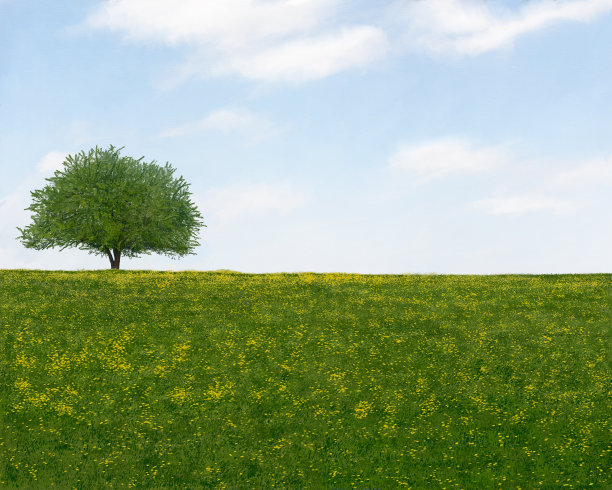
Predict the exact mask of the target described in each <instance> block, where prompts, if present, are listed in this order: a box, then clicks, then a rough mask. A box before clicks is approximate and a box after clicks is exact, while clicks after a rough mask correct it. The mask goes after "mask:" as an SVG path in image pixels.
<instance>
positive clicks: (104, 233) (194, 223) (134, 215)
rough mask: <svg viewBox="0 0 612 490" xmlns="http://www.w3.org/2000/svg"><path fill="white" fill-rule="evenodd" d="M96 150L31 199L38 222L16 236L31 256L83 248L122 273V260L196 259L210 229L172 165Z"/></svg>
mask: <svg viewBox="0 0 612 490" xmlns="http://www.w3.org/2000/svg"><path fill="white" fill-rule="evenodd" d="M121 150H123V148H116V147H114V146H112V145H111V146H110V147H109V148H108V149H101V148H98V147H97V146H96V147H95V148H92V149H91V150H89V151H88V152H87V153H85V152H84V151H82V152H80V153H78V154H75V155H69V156H68V157H67V158H66V160H65V161H64V163H63V169H61V170H57V171H56V172H55V173H54V176H53V177H50V178H48V179H46V180H47V181H48V182H49V184H48V185H46V186H45V187H44V188H43V189H39V190H35V191H33V192H31V195H32V201H33V202H32V204H31V205H30V206H29V207H28V208H27V209H28V210H30V211H32V213H33V214H32V222H31V224H29V225H28V226H27V227H25V228H23V229H22V228H18V229H19V231H20V232H21V236H20V237H18V239H19V240H20V241H21V242H22V243H23V245H24V246H26V247H28V248H33V249H36V250H43V249H47V248H53V247H61V250H63V249H65V248H67V247H78V248H79V249H81V250H86V251H88V252H89V253H92V254H98V255H102V256H106V257H108V259H109V260H110V263H111V268H112V269H119V263H120V259H121V256H125V257H138V256H139V255H141V254H150V253H159V254H164V255H167V256H170V257H180V256H184V255H188V254H193V253H194V249H195V247H197V246H198V245H199V243H198V241H197V236H198V231H199V229H200V227H202V226H205V225H204V224H203V222H202V221H201V219H202V216H201V215H200V212H199V211H198V209H197V207H196V206H195V204H194V203H193V202H191V199H190V197H189V196H190V195H191V193H190V192H189V184H188V183H187V182H186V181H185V180H184V179H183V177H178V178H175V177H174V176H173V174H174V172H175V169H174V168H172V167H171V166H170V164H169V163H166V164H165V165H164V166H160V165H157V163H156V162H155V161H152V162H151V163H146V162H144V161H143V160H144V157H141V158H139V159H134V158H131V157H127V156H122V155H121V154H120V152H121Z"/></svg>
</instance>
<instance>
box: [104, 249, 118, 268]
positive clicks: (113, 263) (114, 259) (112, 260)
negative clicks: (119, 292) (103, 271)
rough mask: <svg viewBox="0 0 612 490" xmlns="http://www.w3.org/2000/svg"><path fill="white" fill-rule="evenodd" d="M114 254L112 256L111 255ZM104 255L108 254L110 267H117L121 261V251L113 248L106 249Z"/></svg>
mask: <svg viewBox="0 0 612 490" xmlns="http://www.w3.org/2000/svg"><path fill="white" fill-rule="evenodd" d="M113 254H114V257H113ZM106 255H108V260H110V264H111V269H119V262H120V261H121V251H120V250H117V249H116V248H113V252H112V253H111V251H110V250H108V249H106Z"/></svg>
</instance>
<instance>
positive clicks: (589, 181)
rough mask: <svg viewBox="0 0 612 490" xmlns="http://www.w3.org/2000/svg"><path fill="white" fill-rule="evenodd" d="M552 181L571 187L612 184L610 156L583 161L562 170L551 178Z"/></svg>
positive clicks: (556, 184) (561, 185)
mask: <svg viewBox="0 0 612 490" xmlns="http://www.w3.org/2000/svg"><path fill="white" fill-rule="evenodd" d="M552 183H553V184H554V185H555V186H559V187H563V188H572V189H575V188H578V187H583V188H584V187H589V188H592V187H594V186H602V185H603V186H606V185H612V157H609V158H607V159H600V160H593V161H589V162H585V163H583V164H581V165H578V166H576V167H574V168H571V169H568V170H565V171H562V172H560V173H558V174H557V175H556V176H555V177H554V178H553V180H552Z"/></svg>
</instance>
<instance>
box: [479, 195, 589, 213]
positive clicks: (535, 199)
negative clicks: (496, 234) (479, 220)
mask: <svg viewBox="0 0 612 490" xmlns="http://www.w3.org/2000/svg"><path fill="white" fill-rule="evenodd" d="M471 206H472V207H475V208H478V209H481V210H482V211H484V212H485V213H486V214H525V213H531V212H536V211H552V212H554V213H555V214H574V213H575V212H576V211H577V210H578V209H579V208H580V207H581V204H580V203H577V202H575V201H569V200H564V199H558V198H553V197H546V196H538V195H518V196H511V197H496V198H492V199H483V200H480V201H475V202H473V203H471Z"/></svg>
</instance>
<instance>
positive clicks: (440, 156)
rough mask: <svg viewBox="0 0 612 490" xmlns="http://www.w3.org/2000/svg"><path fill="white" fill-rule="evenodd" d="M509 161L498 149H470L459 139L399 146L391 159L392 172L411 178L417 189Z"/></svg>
mask: <svg viewBox="0 0 612 490" xmlns="http://www.w3.org/2000/svg"><path fill="white" fill-rule="evenodd" d="M508 160H509V157H508V156H507V155H506V154H505V152H504V150H503V149H502V148H500V147H494V146H489V147H482V148H477V147H474V146H473V145H472V144H471V143H470V142H469V141H467V140H465V139H461V138H445V139H440V140H434V141H427V142H424V143H419V144H412V145H406V144H404V145H402V146H400V148H399V149H398V150H397V151H396V152H395V153H394V154H393V155H392V156H391V158H390V161H389V166H390V168H391V169H392V170H395V171H400V172H403V173H406V174H408V175H410V176H412V177H413V179H414V184H415V185H420V184H424V183H427V182H430V181H432V180H438V179H442V178H445V177H448V176H452V175H454V174H455V175H456V174H474V173H480V172H484V171H487V170H490V169H493V168H496V167H499V166H501V165H503V164H504V163H506V162H507V161H508Z"/></svg>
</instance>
